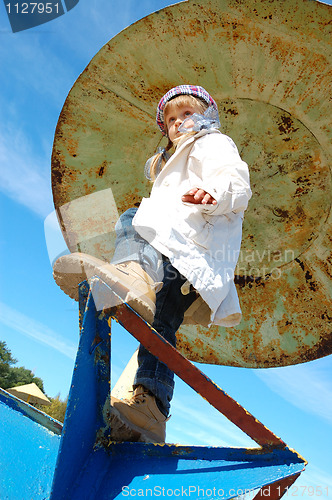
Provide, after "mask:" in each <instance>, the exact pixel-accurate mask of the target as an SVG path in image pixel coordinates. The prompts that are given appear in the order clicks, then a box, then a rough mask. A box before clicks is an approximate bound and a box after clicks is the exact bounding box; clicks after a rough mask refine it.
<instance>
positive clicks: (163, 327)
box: [112, 208, 196, 416]
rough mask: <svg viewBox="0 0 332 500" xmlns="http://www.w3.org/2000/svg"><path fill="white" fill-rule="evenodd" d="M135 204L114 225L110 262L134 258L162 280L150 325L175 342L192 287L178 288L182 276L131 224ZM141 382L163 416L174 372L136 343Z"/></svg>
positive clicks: (137, 382) (138, 382) (138, 380)
mask: <svg viewBox="0 0 332 500" xmlns="http://www.w3.org/2000/svg"><path fill="white" fill-rule="evenodd" d="M136 211H137V208H130V209H129V210H127V211H126V212H124V213H123V214H122V215H121V216H120V218H119V220H118V222H117V223H116V226H115V231H116V242H115V253H114V256H113V259H112V263H113V264H119V263H122V262H126V261H128V260H132V261H137V262H139V263H140V265H141V266H142V267H143V268H144V270H145V271H146V272H147V273H148V274H149V275H150V276H151V277H152V278H153V279H154V280H155V281H162V282H163V287H162V289H161V290H160V291H159V292H158V293H157V294H156V313H155V317H154V321H153V324H152V326H153V328H154V329H155V330H157V332H158V333H160V335H162V336H163V337H164V338H165V339H166V340H167V341H168V342H169V343H170V344H172V345H173V346H175V345H176V337H175V333H176V331H177V330H178V328H179V327H180V325H181V323H182V321H183V316H184V313H185V311H186V310H187V309H188V307H189V306H190V305H191V304H192V302H193V301H194V300H195V298H196V292H195V291H194V290H192V291H191V292H190V293H188V294H187V295H183V294H182V292H181V286H182V285H183V283H185V281H186V278H185V277H184V276H183V275H182V274H180V273H179V272H178V271H177V270H176V269H175V268H174V267H173V266H172V264H171V263H170V261H169V260H168V258H167V257H165V256H163V255H161V254H160V253H159V252H158V251H157V250H155V249H154V248H153V247H152V246H151V245H150V244H149V243H148V242H147V241H146V240H144V238H142V237H141V236H140V235H139V234H138V233H137V232H136V231H135V229H134V227H133V226H132V220H133V217H134V215H135V213H136ZM137 385H143V386H144V387H145V388H146V389H148V390H149V391H151V392H152V394H153V395H154V396H155V397H156V401H157V404H158V407H159V409H160V410H161V411H162V413H164V415H165V416H167V415H168V413H169V408H170V401H171V399H172V397H173V390H174V373H173V372H172V371H171V370H170V369H169V368H168V367H167V366H166V365H165V364H164V363H161V362H160V361H159V360H158V359H157V358H156V357H155V356H153V355H152V354H151V353H150V352H149V351H148V350H147V349H145V347H143V346H142V345H140V347H139V351H138V370H137V372H136V376H135V380H134V386H137Z"/></svg>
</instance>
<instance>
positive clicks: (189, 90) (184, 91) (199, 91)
mask: <svg viewBox="0 0 332 500" xmlns="http://www.w3.org/2000/svg"><path fill="white" fill-rule="evenodd" d="M178 95H192V96H194V97H199V98H200V99H203V101H205V102H206V104H207V105H208V106H212V108H214V110H215V111H216V112H217V113H218V106H217V104H216V102H215V101H214V99H212V97H211V96H210V94H209V93H208V92H207V91H206V90H205V89H203V87H199V86H197V85H178V86H177V87H174V88H172V89H171V90H169V91H168V92H166V94H165V95H164V96H163V97H162V98H161V99H160V101H159V104H158V107H157V116H156V121H157V125H158V127H159V128H160V130H161V131H162V133H163V135H166V129H165V124H164V109H165V106H166V103H167V102H168V101H170V100H171V99H173V98H174V97H176V96H178Z"/></svg>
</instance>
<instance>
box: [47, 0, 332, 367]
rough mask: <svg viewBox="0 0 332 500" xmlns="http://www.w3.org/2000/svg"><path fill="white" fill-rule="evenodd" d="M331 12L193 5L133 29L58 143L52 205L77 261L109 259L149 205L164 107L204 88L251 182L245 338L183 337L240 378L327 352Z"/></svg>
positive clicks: (241, 277)
mask: <svg viewBox="0 0 332 500" xmlns="http://www.w3.org/2000/svg"><path fill="white" fill-rule="evenodd" d="M331 14H332V7H330V6H328V5H325V4H322V3H319V2H313V1H311V0H275V1H273V0H272V1H269V2H266V1H264V0H255V1H247V0H189V1H186V2H182V3H179V4H176V5H173V6H170V7H167V8H165V9H163V10H160V11H158V12H156V13H154V14H151V15H150V16H148V17H146V18H144V19H142V20H140V21H138V22H137V23H135V24H133V25H132V26H130V27H129V28H127V29H125V30H124V31H122V32H121V33H120V34H119V35H117V36H116V37H115V38H113V39H112V40H111V41H110V42H109V43H107V44H106V45H105V46H104V47H103V48H102V49H101V50H100V51H99V52H98V54H97V55H96V56H95V57H94V58H93V59H92V60H91V62H90V63H89V65H88V66H87V68H86V69H85V70H84V72H83V73H82V74H81V75H80V77H79V78H78V79H77V81H76V83H75V85H74V86H73V88H72V90H71V91H70V93H69V95H68V97H67V100H66V102H65V104H64V107H63V109H62V112H61V115H60V118H59V122H58V126H57V130H56V134H55V140H54V148H53V155H52V183H53V193H54V203H55V207H56V209H57V213H58V216H59V219H60V222H61V225H62V231H63V234H64V237H65V239H66V242H67V244H68V246H69V248H70V250H71V251H82V252H86V253H90V254H92V255H95V256H97V257H100V258H105V259H107V260H109V259H110V258H111V256H112V253H113V247H114V223H115V221H116V219H117V216H118V213H122V212H123V211H124V210H126V209H127V208H129V207H131V206H133V205H134V204H135V203H138V202H139V201H140V200H141V198H142V196H148V193H149V189H150V186H149V183H148V182H147V181H146V180H145V179H144V176H143V166H144V164H145V161H146V159H147V158H148V157H149V156H151V155H152V154H153V153H154V152H155V150H156V148H157V146H158V144H159V143H160V141H161V138H160V133H159V132H158V129H157V127H156V125H155V121H154V120H155V108H156V104H157V102H158V100H159V98H160V97H161V96H162V95H163V94H164V93H165V92H166V91H167V90H168V89H169V88H171V87H173V86H175V85H179V84H185V83H193V84H198V85H202V86H203V87H205V88H206V89H207V90H208V91H209V92H210V93H211V94H212V95H213V97H214V98H215V100H216V101H217V103H218V106H219V110H220V118H221V123H222V128H221V130H222V132H224V133H226V134H228V135H229V136H231V137H232V138H233V139H234V141H235V142H236V144H237V146H238V148H239V151H240V154H241V156H242V158H243V159H244V160H245V161H246V162H247V163H248V165H249V168H250V173H251V184H252V189H253V197H252V200H251V201H250V204H249V208H248V210H247V212H246V216H245V223H244V232H243V240H242V247H241V255H240V259H239V263H238V266H237V277H236V283H237V289H238V293H239V297H240V302H241V307H242V312H243V320H242V322H241V324H240V325H239V326H238V327H235V328H222V327H217V326H213V327H211V328H210V329H206V328H203V327H200V326H197V327H193V326H183V327H181V329H180V330H179V332H178V335H177V336H178V347H179V349H180V350H181V351H182V352H183V353H185V354H186V355H187V357H189V358H190V359H192V360H195V361H201V362H207V363H216V364H224V365H232V366H242V367H255V368H258V367H272V366H285V365H289V364H296V363H301V362H305V361H309V360H313V359H316V358H319V357H322V356H326V355H328V354H330V353H331V352H332V338H331V337H332V335H331V318H330V317H329V314H331V281H330V277H331V172H330V165H331V137H332V133H331V118H332V109H331V105H330V103H329V98H330V96H331V28H330V26H329V23H330V20H331Z"/></svg>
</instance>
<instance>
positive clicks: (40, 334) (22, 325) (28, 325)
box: [0, 302, 77, 360]
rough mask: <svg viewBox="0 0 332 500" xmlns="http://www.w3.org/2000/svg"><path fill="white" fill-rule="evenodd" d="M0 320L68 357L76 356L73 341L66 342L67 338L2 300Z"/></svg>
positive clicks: (73, 357)
mask: <svg viewBox="0 0 332 500" xmlns="http://www.w3.org/2000/svg"><path fill="white" fill-rule="evenodd" d="M0 322H1V323H3V324H4V325H6V326H8V327H10V328H12V329H13V330H16V331H17V332H20V333H22V334H23V335H25V336H26V337H29V338H32V339H33V340H35V341H36V342H39V343H41V344H45V345H47V346H49V347H51V348H52V349H54V350H55V351H58V352H60V353H62V354H63V355H64V356H66V357H67V358H69V359H73V360H75V358H76V351H77V346H76V345H75V344H74V343H72V342H68V340H67V339H64V338H63V337H61V335H59V334H57V333H56V332H54V331H53V330H51V329H50V328H49V327H47V326H46V325H43V324H42V323H39V322H38V321H36V320H34V319H32V318H30V317H29V316H26V315H25V314H22V313H20V312H19V311H17V310H15V309H13V308H11V307H10V306H8V305H6V304H4V303H3V302H0Z"/></svg>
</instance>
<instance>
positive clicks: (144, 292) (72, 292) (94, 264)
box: [53, 253, 162, 324]
mask: <svg viewBox="0 0 332 500" xmlns="http://www.w3.org/2000/svg"><path fill="white" fill-rule="evenodd" d="M53 276H54V279H55V281H56V283H57V284H58V285H59V287H60V288H61V289H62V290H63V291H64V292H65V293H66V294H67V295H69V297H71V298H72V299H75V300H78V285H79V284H80V283H81V282H82V281H84V280H88V279H89V278H92V277H93V276H99V277H100V278H101V279H102V280H103V281H104V282H105V283H106V284H107V285H108V286H109V287H110V288H112V290H114V292H116V293H117V294H118V295H119V296H120V297H121V299H122V300H123V301H124V302H127V303H128V304H129V305H130V306H131V307H132V308H133V309H134V310H135V311H136V312H137V313H138V314H139V315H140V316H142V318H144V319H145V320H146V321H147V322H148V323H150V324H151V323H153V318H154V313H155V302H156V291H158V290H160V288H161V286H162V283H155V282H154V281H153V280H152V278H151V277H150V276H149V275H148V274H147V273H146V272H145V271H144V270H143V269H142V267H141V266H140V265H139V264H138V262H134V261H132V262H125V263H123V264H109V263H107V262H104V261H102V260H100V259H97V258H96V257H93V256H92V255H87V254H84V253H72V254H69V255H64V256H63V257H60V258H59V259H58V260H57V261H56V262H55V264H54V266H53Z"/></svg>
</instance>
